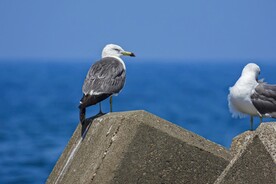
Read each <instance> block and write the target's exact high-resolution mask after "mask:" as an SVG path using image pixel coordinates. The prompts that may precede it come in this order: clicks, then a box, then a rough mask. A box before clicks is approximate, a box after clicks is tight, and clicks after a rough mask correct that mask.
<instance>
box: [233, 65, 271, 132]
mask: <svg viewBox="0 0 276 184" xmlns="http://www.w3.org/2000/svg"><path fill="white" fill-rule="evenodd" d="M260 71H261V70H260V67H259V66H258V65H256V64H255V63H249V64H247V65H246V66H245V67H244V68H243V70H242V74H241V76H240V78H239V79H238V81H237V82H236V83H235V85H234V86H233V87H230V89H229V91H230V93H229V95H228V105H229V109H230V112H231V113H232V116H233V117H240V118H241V117H244V116H245V115H250V130H253V116H258V117H260V123H262V118H263V117H270V118H276V85H270V84H267V83H264V82H263V81H258V76H259V74H260Z"/></svg>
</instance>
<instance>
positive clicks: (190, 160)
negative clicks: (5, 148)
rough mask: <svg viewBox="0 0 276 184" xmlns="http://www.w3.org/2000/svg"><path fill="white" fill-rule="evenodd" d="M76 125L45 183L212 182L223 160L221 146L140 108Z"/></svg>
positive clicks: (225, 155)
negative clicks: (85, 126)
mask: <svg viewBox="0 0 276 184" xmlns="http://www.w3.org/2000/svg"><path fill="white" fill-rule="evenodd" d="M91 122H92V124H91V126H90V128H89V130H88V131H87V134H86V136H85V137H84V139H82V138H81V131H82V130H81V126H80V125H79V126H78V127H77V129H76V131H75V132H74V134H73V136H72V138H71V140H70V141H69V143H68V145H67V147H66V149H65V150H64V152H63V153H62V155H61V157H60V158H59V160H58V162H57V164H56V166H55V167H54V169H53V171H52V173H51V174H50V176H49V178H48V180H47V183H48V184H50V183H66V184H70V183H74V184H76V183H82V184H83V183H92V184H94V183H95V184H106V183H107V184H113V183H116V184H123V183H127V184H131V183H138V184H139V183H141V184H146V183H193V184H194V183H204V184H207V183H213V182H214V181H215V180H216V178H217V177H218V176H219V175H220V173H221V172H222V171H223V170H224V168H225V167H226V166H227V165H228V164H229V162H230V159H231V158H232V157H231V154H230V153H229V152H228V151H227V150H226V149H225V148H223V147H221V146H219V145H217V144H215V143H212V142H210V141H208V140H206V139H204V138H202V137H200V136H198V135H196V134H194V133H192V132H189V131H187V130H184V129H182V128H180V127H178V126H176V125H174V124H172V123H170V122H168V121H166V120H163V119H161V118H159V117H157V116H154V115H152V114H150V113H147V112H145V111H130V112H120V113H110V114H106V115H104V116H101V117H98V118H96V119H94V120H91Z"/></svg>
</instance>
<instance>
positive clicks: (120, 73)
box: [79, 44, 135, 123]
mask: <svg viewBox="0 0 276 184" xmlns="http://www.w3.org/2000/svg"><path fill="white" fill-rule="evenodd" d="M121 56H131V57H135V55H134V54H133V53H132V52H128V51H125V50H124V49H123V48H122V47H120V46H119V45H115V44H108V45H106V46H105V47H104V49H103V51H102V59H101V60H99V61H97V62H96V63H94V64H93V65H92V66H91V67H90V69H89V71H88V73H87V75H86V78H85V80H84V83H83V86H82V92H83V97H82V99H81V100H80V105H79V109H80V121H81V122H82V123H83V122H84V120H85V112H86V107H89V106H92V105H95V104H97V103H99V106H100V112H99V113H98V114H103V113H102V109H101V101H103V100H105V99H106V98H108V97H110V101H109V102H110V112H112V96H113V95H118V94H119V93H120V91H121V90H122V88H123V87H124V84H125V79H126V66H125V63H124V61H123V60H122V59H121V58H120V57H121Z"/></svg>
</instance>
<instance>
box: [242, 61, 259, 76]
mask: <svg viewBox="0 0 276 184" xmlns="http://www.w3.org/2000/svg"><path fill="white" fill-rule="evenodd" d="M260 73H261V69H260V67H259V66H258V65H256V64H255V63H249V64H247V65H246V66H245V67H244V68H243V70H242V76H250V77H254V79H256V80H257V79H258V76H259V75H260Z"/></svg>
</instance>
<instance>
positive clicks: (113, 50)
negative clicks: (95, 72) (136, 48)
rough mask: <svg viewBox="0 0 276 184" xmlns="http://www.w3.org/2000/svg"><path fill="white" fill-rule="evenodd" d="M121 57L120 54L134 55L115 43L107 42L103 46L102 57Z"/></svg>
mask: <svg viewBox="0 0 276 184" xmlns="http://www.w3.org/2000/svg"><path fill="white" fill-rule="evenodd" d="M112 56H113V57H114V56H115V57H121V56H132V57H134V56H135V55H134V54H133V53H132V52H128V51H125V50H124V49H123V48H122V47H120V46H119V45H115V44H108V45H106V46H105V47H104V48H103V51H102V58H104V57H112Z"/></svg>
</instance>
